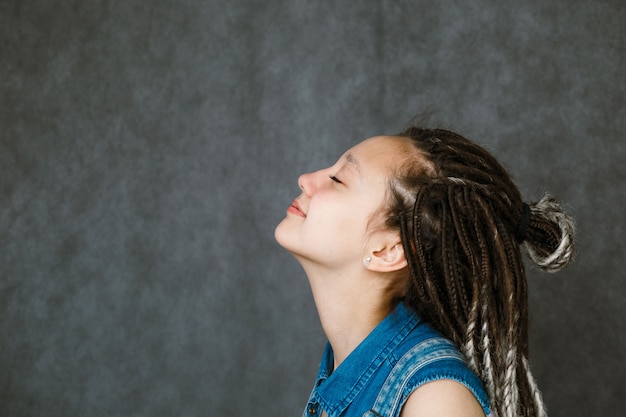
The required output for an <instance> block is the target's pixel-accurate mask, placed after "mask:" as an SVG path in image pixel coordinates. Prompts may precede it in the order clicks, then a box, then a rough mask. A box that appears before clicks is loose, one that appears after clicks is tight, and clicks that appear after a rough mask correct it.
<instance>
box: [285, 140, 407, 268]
mask: <svg viewBox="0 0 626 417" xmlns="http://www.w3.org/2000/svg"><path fill="white" fill-rule="evenodd" d="M406 145H407V140H406V139H405V138H399V137H393V136H378V137H374V138H370V139H367V140H365V141H363V142H361V143H359V144H358V145H356V146H354V147H353V148H351V149H349V150H348V151H347V152H346V153H345V154H343V156H341V158H339V160H338V161H337V162H336V163H335V164H334V165H333V166H331V167H329V168H325V169H321V170H319V171H316V172H312V173H308V174H303V175H301V176H300V178H299V179H298V185H299V186H300V188H301V190H302V193H301V194H300V196H299V197H298V198H296V199H295V200H294V201H293V203H292V204H291V206H289V208H288V209H287V215H286V217H285V218H284V219H283V221H282V222H281V223H280V224H279V225H278V226H277V227H276V230H275V237H276V240H277V241H278V243H279V244H280V245H281V246H283V247H284V248H285V249H287V250H288V251H289V252H291V253H292V254H293V255H294V256H295V257H296V258H298V259H299V260H300V261H309V262H313V263H317V264H320V265H325V266H328V267H342V266H346V265H361V263H362V261H363V259H364V258H365V257H366V256H367V250H368V247H367V244H368V241H369V239H370V238H371V235H372V234H371V232H370V231H371V230H373V229H374V228H376V227H380V225H381V221H382V220H383V219H382V217H380V216H381V214H380V209H381V208H382V207H383V204H384V202H385V197H386V195H387V192H386V191H387V185H388V180H389V173H390V172H392V168H393V167H394V166H395V165H396V164H397V163H398V161H399V160H402V151H403V150H405V149H406V148H405V147H406ZM404 155H406V154H404Z"/></svg>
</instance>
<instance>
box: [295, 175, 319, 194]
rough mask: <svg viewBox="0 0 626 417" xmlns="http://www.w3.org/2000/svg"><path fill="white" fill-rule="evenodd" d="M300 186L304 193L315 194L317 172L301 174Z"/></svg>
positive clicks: (299, 178)
mask: <svg viewBox="0 0 626 417" xmlns="http://www.w3.org/2000/svg"><path fill="white" fill-rule="evenodd" d="M298 186H299V187H300V189H301V190H302V192H303V193H304V195H306V196H309V197H310V196H311V195H313V194H314V193H315V190H316V188H317V186H316V184H315V173H314V172H310V173H306V174H302V175H300V177H298Z"/></svg>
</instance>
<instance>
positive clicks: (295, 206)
mask: <svg viewBox="0 0 626 417" xmlns="http://www.w3.org/2000/svg"><path fill="white" fill-rule="evenodd" d="M287 212H288V213H292V214H295V215H296V216H300V217H306V214H304V212H303V211H302V209H301V208H300V205H299V204H298V200H293V203H291V205H290V206H289V208H288V209H287Z"/></svg>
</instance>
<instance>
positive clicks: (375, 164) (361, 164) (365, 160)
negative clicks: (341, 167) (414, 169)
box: [345, 136, 418, 173]
mask: <svg viewBox="0 0 626 417" xmlns="http://www.w3.org/2000/svg"><path fill="white" fill-rule="evenodd" d="M416 152H418V151H417V149H416V148H414V147H413V146H412V145H411V143H410V140H409V139H407V138H404V137H398V136H375V137H372V138H369V139H365V140H364V141H363V142H360V143H359V144H357V145H355V146H354V147H352V148H351V149H350V150H348V152H346V154H345V158H346V160H347V161H348V162H349V163H351V164H354V165H355V166H356V167H357V168H358V169H359V171H361V172H362V173H364V172H363V171H365V172H367V171H371V170H374V171H381V170H382V171H385V172H386V171H388V170H389V169H392V168H394V167H397V166H398V164H400V163H402V162H403V161H404V160H406V158H410V157H411V156H415V153H416Z"/></svg>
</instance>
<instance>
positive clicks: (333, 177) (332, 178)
mask: <svg viewBox="0 0 626 417" xmlns="http://www.w3.org/2000/svg"><path fill="white" fill-rule="evenodd" d="M330 179H331V180H333V181H335V182H336V183H338V184H343V182H341V181H339V179H338V178H337V177H335V176H334V175H331V176H330Z"/></svg>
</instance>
